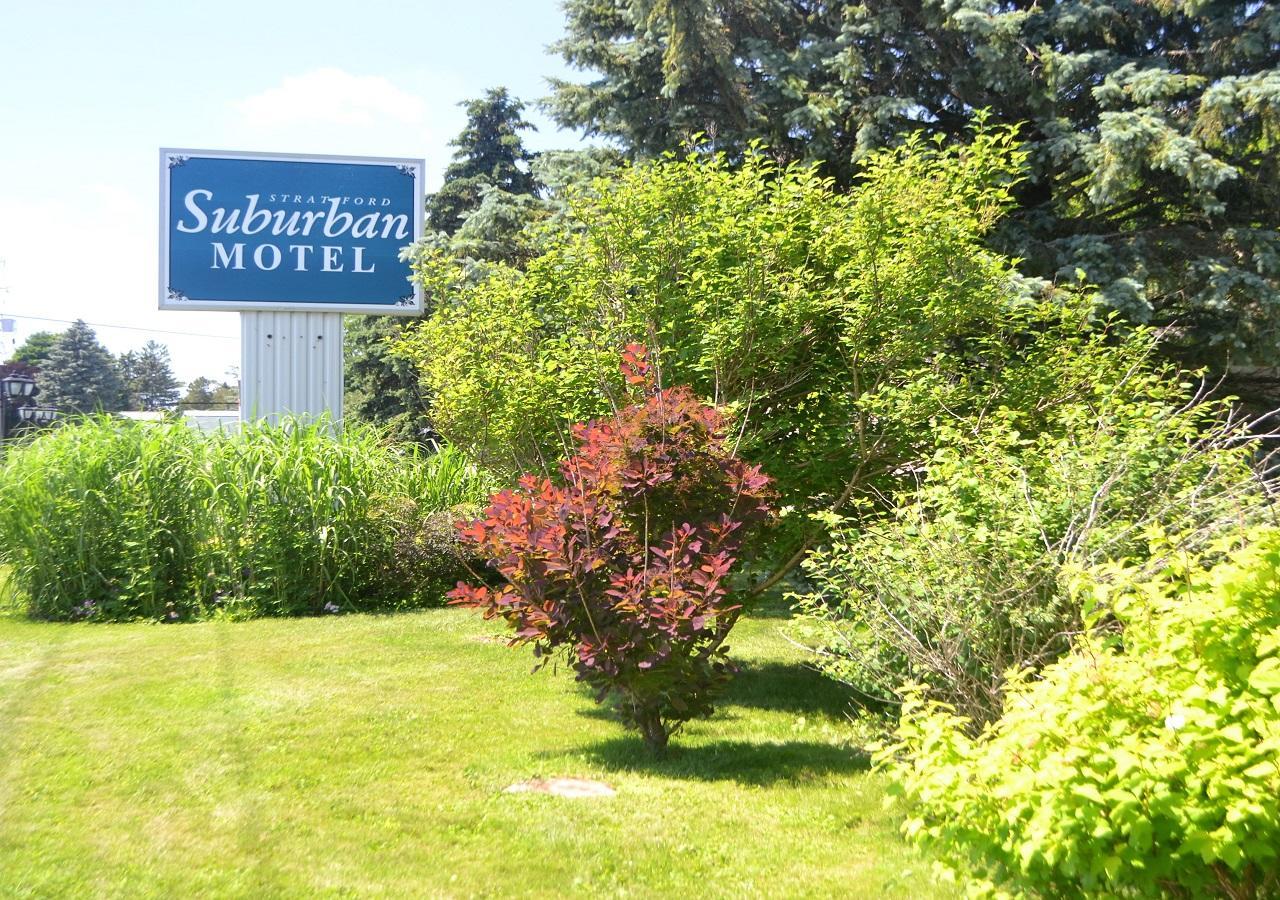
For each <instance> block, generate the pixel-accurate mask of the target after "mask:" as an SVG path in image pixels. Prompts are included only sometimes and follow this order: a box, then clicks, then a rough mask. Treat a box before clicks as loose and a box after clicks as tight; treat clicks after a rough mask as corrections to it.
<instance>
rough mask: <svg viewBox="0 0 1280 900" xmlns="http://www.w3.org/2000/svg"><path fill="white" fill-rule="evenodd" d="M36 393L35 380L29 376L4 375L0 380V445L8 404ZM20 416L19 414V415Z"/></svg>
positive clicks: (3, 436)
mask: <svg viewBox="0 0 1280 900" xmlns="http://www.w3.org/2000/svg"><path fill="white" fill-rule="evenodd" d="M35 391H36V380H35V379H34V378H32V377H31V376H30V375H6V376H4V377H3V378H0V443H3V442H4V439H5V425H6V424H7V423H8V411H9V410H8V407H9V404H10V403H16V402H17V401H19V400H25V399H26V398H28V397H30V396H31V395H32V394H34V393H35ZM19 415H21V413H19Z"/></svg>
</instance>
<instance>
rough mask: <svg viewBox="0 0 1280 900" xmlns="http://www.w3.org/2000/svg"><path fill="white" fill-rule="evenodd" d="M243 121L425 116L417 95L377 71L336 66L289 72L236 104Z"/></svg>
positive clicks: (350, 123) (286, 123) (353, 123)
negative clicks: (357, 72) (369, 72)
mask: <svg viewBox="0 0 1280 900" xmlns="http://www.w3.org/2000/svg"><path fill="white" fill-rule="evenodd" d="M234 105H235V108H236V110H237V111H238V112H239V113H240V114H241V115H242V116H243V117H244V119H245V120H246V123H247V124H249V125H251V126H255V127H260V128H266V127H290V126H295V125H340V126H344V127H370V126H373V125H376V124H378V123H382V122H386V121H388V120H390V121H392V122H398V123H401V124H405V125H420V124H423V123H424V122H425V119H426V109H427V107H426V104H425V103H424V102H423V101H422V99H421V98H419V97H416V96H414V95H413V94H411V93H409V92H408V91H404V90H401V89H400V88H398V87H396V86H395V85H394V84H392V83H391V82H390V81H388V80H387V79H386V78H382V77H381V76H378V75H352V74H351V73H350V72H345V71H343V70H342V69H338V68H324V69H315V70H314V71H311V72H306V73H304V74H302V75H293V76H290V77H287V78H285V79H284V81H282V82H281V83H280V84H279V85H278V86H276V87H273V88H268V89H267V90H265V91H263V92H262V93H260V94H254V95H253V96H252V97H246V98H245V99H243V100H240V101H238V102H237V103H235V104H234Z"/></svg>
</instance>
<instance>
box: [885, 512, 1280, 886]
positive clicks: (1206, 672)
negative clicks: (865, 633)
mask: <svg viewBox="0 0 1280 900" xmlns="http://www.w3.org/2000/svg"><path fill="white" fill-rule="evenodd" d="M1235 535H1236V537H1237V540H1236V545H1235V547H1234V548H1232V545H1231V543H1230V540H1229V539H1222V540H1220V541H1219V542H1218V544H1217V545H1216V546H1215V547H1212V548H1210V551H1209V552H1208V553H1207V554H1206V555H1205V556H1203V557H1199V558H1197V557H1186V556H1183V555H1181V554H1174V555H1172V556H1168V557H1166V550H1167V549H1168V548H1167V546H1165V547H1160V548H1159V549H1158V550H1157V551H1156V552H1155V553H1154V554H1153V556H1154V557H1155V558H1158V559H1159V558H1164V559H1166V563H1165V565H1163V567H1162V568H1161V569H1160V570H1159V571H1158V572H1156V573H1154V574H1152V573H1150V572H1149V567H1148V566H1146V565H1145V564H1144V565H1142V566H1138V567H1136V568H1133V569H1130V570H1128V571H1125V570H1119V571H1116V570H1114V569H1112V570H1103V571H1101V572H1094V573H1092V577H1090V578H1089V579H1086V580H1083V582H1082V592H1083V599H1084V602H1085V605H1086V608H1088V609H1090V610H1091V616H1092V617H1094V618H1095V619H1096V618H1097V617H1099V616H1102V615H1106V616H1110V617H1114V619H1115V620H1116V621H1117V622H1118V623H1119V624H1120V625H1121V626H1122V631H1121V632H1119V633H1117V632H1114V631H1113V632H1110V633H1106V632H1104V633H1093V634H1088V635H1086V636H1083V637H1081V638H1080V639H1079V641H1078V644H1077V647H1076V649H1075V650H1074V651H1073V652H1072V653H1071V654H1070V655H1069V656H1067V657H1065V658H1063V659H1062V660H1060V661H1059V662H1057V663H1055V664H1053V665H1051V666H1049V667H1047V668H1046V669H1045V670H1044V671H1043V673H1042V674H1041V676H1040V677H1039V678H1037V679H1034V680H1033V679H1031V678H1028V677H1025V676H1016V677H1014V678H1013V680H1012V681H1011V682H1010V685H1009V687H1008V695H1007V698H1006V703H1005V712H1004V714H1003V715H1002V716H1001V718H1000V719H998V720H997V721H995V722H994V723H992V724H991V725H989V726H988V727H987V728H986V729H984V730H983V731H982V732H981V733H980V734H979V735H977V736H976V737H973V736H971V735H970V734H969V732H968V728H967V724H968V723H967V722H966V721H965V720H964V719H963V717H957V716H956V715H955V714H954V711H953V710H952V709H951V708H950V707H948V706H947V705H945V704H939V703H936V702H933V701H928V700H925V699H923V698H922V696H921V694H920V693H919V692H913V693H912V694H911V695H910V696H909V698H908V700H907V702H906V703H905V704H904V706H903V710H902V717H901V721H900V724H899V727H898V732H897V740H896V742H894V743H893V744H892V745H891V746H888V747H886V748H884V749H883V750H882V751H881V752H880V755H879V757H878V762H879V764H880V765H881V766H882V767H884V768H885V769H887V770H888V771H889V772H890V774H891V775H892V776H893V778H894V779H895V781H896V785H897V790H898V791H899V792H900V793H901V794H902V795H904V796H905V798H906V801H907V803H908V804H909V818H908V819H907V821H906V823H905V825H904V830H905V833H906V834H907V835H909V836H910V837H912V838H913V839H915V840H917V841H919V842H920V843H923V844H926V845H928V846H930V847H932V848H933V849H934V851H936V852H937V853H938V854H940V856H941V857H942V858H943V859H945V860H947V861H948V862H950V863H951V864H953V865H955V866H957V867H959V868H961V869H962V870H965V871H967V872H969V873H970V875H971V876H972V878H973V879H974V886H975V887H976V888H978V889H983V888H985V889H986V890H987V891H994V892H1000V893H1005V892H1012V893H1016V894H1020V895H1032V896H1046V897H1077V896H1079V897H1083V896H1124V897H1128V896H1143V897H1149V896H1171V897H1206V896H1229V897H1273V896H1276V895H1277V894H1278V893H1280V804H1278V803H1277V802H1276V798H1277V797H1280V530H1276V529H1274V528H1269V529H1266V530H1261V531H1257V532H1255V533H1254V534H1253V535H1252V538H1251V539H1250V540H1249V541H1248V542H1247V544H1246V545H1245V546H1240V541H1239V540H1238V536H1239V532H1236V533H1235ZM1227 550H1232V552H1231V554H1230V557H1229V558H1228V559H1227V560H1225V561H1220V562H1218V563H1217V564H1213V565H1209V563H1208V561H1209V560H1213V559H1218V558H1220V556H1219V555H1220V554H1221V553H1223V552H1225V551H1227Z"/></svg>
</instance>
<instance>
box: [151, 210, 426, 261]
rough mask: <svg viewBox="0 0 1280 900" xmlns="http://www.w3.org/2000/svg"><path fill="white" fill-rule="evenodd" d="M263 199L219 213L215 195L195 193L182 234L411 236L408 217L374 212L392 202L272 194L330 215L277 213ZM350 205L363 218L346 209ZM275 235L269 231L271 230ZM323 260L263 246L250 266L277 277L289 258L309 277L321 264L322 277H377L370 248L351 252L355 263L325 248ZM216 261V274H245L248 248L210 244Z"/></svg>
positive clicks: (300, 247) (294, 247) (297, 249)
mask: <svg viewBox="0 0 1280 900" xmlns="http://www.w3.org/2000/svg"><path fill="white" fill-rule="evenodd" d="M260 199H261V195H260V194H247V195H246V196H245V201H246V202H245V203H244V204H243V205H241V206H238V207H233V208H231V209H227V208H225V207H222V206H217V207H214V206H213V203H215V202H216V198H215V197H214V194H213V191H209V190H202V189H198V190H192V191H188V192H187V195H186V197H185V198H183V206H184V207H185V210H186V214H185V215H184V216H183V217H182V218H180V219H179V220H178V222H177V226H176V227H177V229H178V231H181V232H182V233H184V234H199V233H201V232H203V231H205V230H206V229H208V231H209V232H210V233H212V234H226V235H234V234H244V235H255V234H259V233H262V232H266V233H268V234H270V235H272V236H273V237H289V238H293V237H302V238H308V237H312V236H315V237H326V238H338V237H343V236H344V235H350V236H351V237H352V238H357V239H358V238H378V237H381V238H384V239H386V238H392V239H396V240H404V239H406V238H408V236H409V217H408V216H407V215H405V214H404V213H398V214H393V213H378V212H368V211H367V210H369V209H370V208H372V207H377V206H389V205H390V204H391V199H390V198H389V197H383V198H378V197H329V196H326V195H322V196H320V197H318V198H317V197H314V196H309V197H303V196H302V195H300V194H286V195H280V196H279V197H278V196H277V195H276V194H270V195H268V197H267V203H268V204H272V203H292V204H302V203H305V204H308V205H314V204H317V203H319V204H328V208H327V209H320V210H315V209H294V210H287V209H273V208H272V207H270V206H267V205H265V204H264V205H263V206H259V201H260ZM347 204H350V205H352V206H354V207H356V208H357V212H354V213H353V212H348V211H344V210H342V209H341V207H342V206H343V205H347ZM268 229H269V230H268ZM319 249H320V252H319V254H317V253H316V245H315V244H303V243H289V244H285V245H283V247H282V246H277V245H276V244H265V243H263V244H258V245H257V246H256V247H254V248H253V250H252V252H251V253H250V255H249V261H250V263H251V264H252V265H254V266H255V267H257V268H259V269H262V270H263V271H268V272H269V271H272V270H274V269H276V268H278V267H279V266H280V264H281V263H282V262H283V261H284V259H285V258H286V256H289V257H291V259H290V264H291V265H292V267H293V270H294V271H295V272H306V271H308V270H309V268H310V266H312V265H316V264H318V266H319V271H321V272H343V271H350V272H352V273H355V274H372V273H373V272H374V271H375V269H376V265H375V264H373V263H366V261H365V258H364V256H365V248H364V247H361V246H358V245H357V246H351V247H349V248H347V249H350V250H351V257H350V260H349V263H350V269H349V270H348V269H347V268H346V266H347V264H348V261H347V260H346V259H345V258H344V255H343V250H344V248H343V247H341V246H329V245H320V248H319ZM210 250H211V253H212V258H211V261H210V268H213V269H217V268H224V269H243V268H244V267H245V245H244V244H243V243H235V242H230V241H227V242H222V241H213V242H211V243H210Z"/></svg>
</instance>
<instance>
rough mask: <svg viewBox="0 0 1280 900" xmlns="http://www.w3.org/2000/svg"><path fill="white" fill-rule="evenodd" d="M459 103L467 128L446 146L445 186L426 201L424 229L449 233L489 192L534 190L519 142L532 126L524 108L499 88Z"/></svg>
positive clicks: (527, 159) (526, 154) (530, 158)
mask: <svg viewBox="0 0 1280 900" xmlns="http://www.w3.org/2000/svg"><path fill="white" fill-rule="evenodd" d="M460 105H461V106H462V107H463V108H464V109H465V110H466V111H467V124H466V127H465V128H463V129H462V133H461V134H459V135H458V136H457V137H456V138H455V139H454V140H453V141H451V142H450V146H452V147H454V148H456V149H455V150H454V154H453V162H451V163H450V164H449V167H448V168H447V169H445V173H444V184H443V185H441V187H440V190H439V191H438V192H436V193H435V194H433V195H431V197H429V198H428V199H427V225H428V227H430V228H431V229H433V230H435V231H443V232H445V233H446V234H450V235H452V234H454V233H455V232H457V230H458V229H459V228H461V227H462V223H463V221H464V220H465V219H466V217H467V215H468V214H469V213H471V212H472V211H473V210H475V209H476V208H478V207H479V206H480V204H481V202H482V201H483V199H484V195H485V193H486V192H487V191H492V190H497V191H502V192H504V193H507V194H513V195H521V194H533V193H535V192H536V190H537V183H536V182H535V181H534V179H533V175H532V174H531V172H530V165H531V163H532V162H533V159H534V154H532V153H530V152H529V151H528V150H526V149H525V147H524V142H523V141H522V140H521V139H520V132H522V131H527V130H528V129H531V128H533V126H532V125H530V124H529V123H528V122H526V121H525V120H524V118H523V116H522V113H523V112H524V104H523V103H522V102H520V101H519V100H517V99H515V98H513V97H512V96H511V95H510V94H508V93H507V89H506V88H501V87H500V88H491V89H490V90H488V91H486V92H485V95H484V96H483V97H480V98H478V99H475V100H467V101H464V102H463V103H462V104H460Z"/></svg>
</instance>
